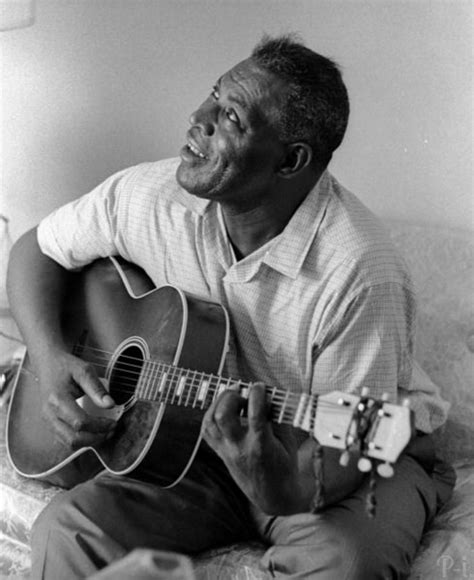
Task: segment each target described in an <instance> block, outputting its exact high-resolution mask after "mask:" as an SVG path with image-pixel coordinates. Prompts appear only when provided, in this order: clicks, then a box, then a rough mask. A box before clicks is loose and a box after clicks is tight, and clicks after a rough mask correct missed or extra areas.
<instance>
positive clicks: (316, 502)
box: [311, 441, 325, 514]
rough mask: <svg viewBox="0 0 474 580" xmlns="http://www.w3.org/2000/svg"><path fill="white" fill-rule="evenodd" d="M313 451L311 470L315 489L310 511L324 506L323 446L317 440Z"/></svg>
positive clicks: (315, 510) (316, 510)
mask: <svg viewBox="0 0 474 580" xmlns="http://www.w3.org/2000/svg"><path fill="white" fill-rule="evenodd" d="M315 443H316V445H315V448H314V451H313V472H314V482H315V485H316V491H315V494H314V497H313V501H312V503H311V512H312V513H313V514H315V513H317V512H319V511H320V510H321V509H322V508H323V507H324V493H325V489H324V468H323V456H324V452H323V447H322V445H320V444H319V443H318V442H317V441H316V442H315Z"/></svg>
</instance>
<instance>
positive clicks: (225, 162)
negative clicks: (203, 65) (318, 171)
mask: <svg viewBox="0 0 474 580" xmlns="http://www.w3.org/2000/svg"><path fill="white" fill-rule="evenodd" d="M284 90H285V88H284V86H283V83H282V82H281V81H280V79H278V78H277V77H275V76H274V75H273V74H271V73H269V72H267V71H265V70H264V69H262V68H260V67H259V66H258V65H257V64H256V63H254V62H253V61H252V60H251V59H249V60H245V61H243V62H241V63H240V64H238V65H237V66H235V67H234V68H233V69H231V70H230V71H229V72H227V73H226V74H225V75H224V76H222V77H221V78H220V79H219V81H218V82H217V84H216V86H215V87H214V88H213V90H212V92H211V94H210V95H209V97H208V98H207V99H206V100H205V101H204V103H202V105H201V106H200V107H199V108H198V109H197V110H196V111H195V112H194V113H193V114H192V115H191V118H190V123H191V128H190V130H189V131H188V133H187V143H186V145H185V146H184V147H183V149H182V150H181V163H180V165H179V167H178V171H177V179H178V183H179V184H180V185H181V186H182V187H183V188H184V189H186V190H187V191H188V192H189V193H191V194H193V195H196V196H198V197H203V198H206V199H215V200H217V201H222V202H226V201H228V202H231V203H242V204H243V205H244V206H245V205H247V206H252V205H255V204H258V200H259V199H261V198H262V196H265V195H268V193H269V192H271V189H272V186H273V184H274V182H275V179H276V172H277V170H278V167H279V165H280V163H281V162H282V160H283V156H284V148H283V145H282V144H281V143H280V141H279V139H278V135H277V131H276V119H277V117H278V110H279V106H280V101H281V98H282V94H283V93H284Z"/></svg>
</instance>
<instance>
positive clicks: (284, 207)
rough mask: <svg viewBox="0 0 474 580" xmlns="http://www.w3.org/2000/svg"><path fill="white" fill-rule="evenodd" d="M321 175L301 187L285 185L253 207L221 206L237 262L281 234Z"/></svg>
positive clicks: (227, 204)
mask: <svg viewBox="0 0 474 580" xmlns="http://www.w3.org/2000/svg"><path fill="white" fill-rule="evenodd" d="M320 176H321V173H320V174H319V175H318V176H317V178H316V179H315V178H314V177H313V178H312V179H306V180H305V182H303V181H302V180H301V181H300V183H299V187H295V186H294V185H293V184H286V183H284V186H283V187H280V188H278V190H277V191H273V192H271V193H269V194H268V195H265V196H262V197H261V198H259V199H258V203H255V204H253V205H246V204H245V203H238V204H236V203H231V204H230V203H221V208H222V214H223V216H224V221H225V225H226V229H227V235H228V236H229V239H230V242H231V243H232V246H233V248H234V251H235V254H236V257H237V259H242V258H245V257H246V256H248V255H250V254H251V253H252V252H254V251H255V250H258V248H260V247H261V246H263V245H264V244H265V243H267V242H268V241H269V240H271V239H272V238H274V237H276V236H277V235H278V234H280V233H281V232H282V231H283V230H284V229H285V227H286V225H287V224H288V222H289V221H290V219H291V218H292V216H293V214H294V213H295V211H296V210H297V209H298V207H299V206H300V204H301V202H302V201H303V200H304V199H305V197H306V196H307V195H308V193H309V192H310V191H311V189H312V188H313V187H314V185H315V184H316V182H317V181H318V179H319V177H320Z"/></svg>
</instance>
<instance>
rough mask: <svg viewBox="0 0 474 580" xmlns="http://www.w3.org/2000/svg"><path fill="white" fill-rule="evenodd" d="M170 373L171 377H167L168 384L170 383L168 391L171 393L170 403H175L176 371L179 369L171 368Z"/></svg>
mask: <svg viewBox="0 0 474 580" xmlns="http://www.w3.org/2000/svg"><path fill="white" fill-rule="evenodd" d="M172 369H173V370H172V372H171V376H170V377H169V383H170V391H171V392H172V395H171V401H170V402H171V403H173V404H174V403H175V399H176V397H177V392H176V389H177V387H178V371H179V369H178V368H177V367H175V366H173V367H172Z"/></svg>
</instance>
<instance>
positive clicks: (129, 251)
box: [38, 159, 447, 432]
mask: <svg viewBox="0 0 474 580" xmlns="http://www.w3.org/2000/svg"><path fill="white" fill-rule="evenodd" d="M178 164H179V159H170V160H165V161H160V162H156V163H145V164H141V165H138V166H136V167H132V168H130V169H127V170H124V171H121V172H119V173H117V174H115V175H113V176H112V177H110V178H109V179H107V180H106V181H105V182H104V183H103V184H101V185H99V186H98V187H97V188H95V189H94V190H93V191H92V192H91V193H89V194H88V195H85V196H83V197H81V198H79V199H77V200H76V201H74V202H72V203H69V204H68V205H66V206H64V207H62V208H60V209H58V210H56V211H55V212H54V213H53V214H51V215H50V216H48V217H47V218H46V219H44V220H43V221H42V222H41V224H40V225H39V228H38V241H39V244H40V247H41V249H42V251H43V252H44V253H45V254H47V255H48V256H50V257H51V258H53V259H54V260H56V261H57V262H58V263H60V264H61V265H62V266H64V267H65V268H68V269H73V268H80V267H82V266H84V265H85V264H87V263H89V262H91V261H92V260H95V259H97V258H99V257H105V256H110V255H120V256H122V257H123V258H125V259H127V260H129V261H131V262H134V263H135V264H137V265H138V266H141V267H142V268H143V269H144V270H145V271H146V272H147V273H148V275H149V276H150V277H151V278H152V280H153V281H154V283H155V284H156V285H162V284H172V285H176V286H178V287H180V288H181V289H182V290H184V291H185V292H190V293H192V294H195V295H198V296H201V297H202V298H205V299H208V300H212V301H216V302H220V303H222V304H223V305H224V306H225V307H226V308H227V310H228V312H229V314H230V318H231V327H232V331H231V341H230V349H229V352H228V354H227V359H226V369H225V372H226V374H227V375H228V376H231V377H234V378H240V379H243V380H246V381H254V380H261V381H264V382H265V383H266V384H268V385H272V386H275V387H279V388H283V389H289V390H291V391H295V392H307V393H310V392H312V393H318V394H321V393H328V392H331V391H334V390H342V391H346V392H351V393H358V392H360V390H361V388H362V387H368V388H369V389H370V393H371V396H373V397H377V398H378V397H381V396H382V395H383V394H384V393H387V394H388V395H389V398H390V399H391V400H393V401H395V400H397V398H400V397H403V398H409V399H410V402H411V406H412V408H413V409H414V411H415V416H416V427H417V428H418V429H420V430H422V431H426V432H430V431H432V430H433V429H434V428H436V427H438V426H439V425H440V424H442V423H443V421H444V420H445V417H446V412H447V404H446V403H445V402H444V401H442V399H441V398H440V396H439V392H438V390H437V388H436V387H435V385H433V383H432V382H431V381H430V380H429V379H428V377H426V376H425V375H423V374H422V372H421V370H420V369H419V368H418V367H416V366H415V372H413V370H414V365H413V341H414V327H415V317H416V312H415V298H414V293H413V288H412V284H411V280H410V277H409V275H408V273H407V271H406V268H405V265H404V263H403V261H402V259H401V258H400V256H399V255H398V254H397V252H396V251H395V249H394V247H393V245H392V243H391V241H390V238H389V236H388V235H387V233H386V232H385V231H384V229H383V227H382V226H381V225H380V224H379V222H378V220H377V219H376V218H375V216H373V214H372V213H371V212H370V211H369V210H368V209H367V208H366V207H365V206H364V205H363V204H362V203H361V202H360V201H359V200H358V199H357V198H356V197H355V196H354V195H353V194H351V193H350V192H349V191H347V190H346V189H344V188H343V187H342V186H341V185H340V184H339V183H338V182H337V181H336V180H335V179H334V177H333V176H332V175H331V174H330V173H329V172H327V171H326V172H325V173H324V174H323V175H322V177H321V179H320V180H319V182H318V183H317V185H316V186H315V187H314V188H313V190H312V191H311V192H310V193H309V194H308V196H307V197H306V199H305V200H304V201H303V202H302V204H301V205H300V207H299V208H298V209H297V211H296V212H295V214H294V215H293V216H292V218H291V220H290V221H289V223H288V224H287V226H286V228H285V229H284V230H283V231H282V232H281V233H280V234H279V235H278V236H276V237H275V238H273V239H272V240H270V241H269V242H267V243H266V244H265V245H264V246H262V247H260V248H259V249H258V250H256V251H255V252H253V253H252V254H250V255H249V256H247V257H245V258H244V259H242V260H240V261H238V260H236V258H235V256H234V253H233V250H232V246H231V244H230V242H229V239H228V237H227V234H226V230H225V225H224V220H223V217H222V214H221V210H220V206H219V205H218V204H217V203H215V202H210V201H207V200H202V199H199V198H196V197H194V196H191V195H190V194H188V193H187V192H186V191H184V190H183V189H182V188H181V187H180V186H179V184H178V183H177V181H176V176H175V175H176V169H177V166H178Z"/></svg>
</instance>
